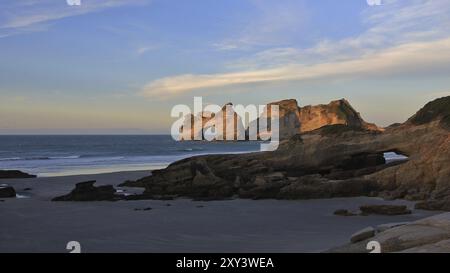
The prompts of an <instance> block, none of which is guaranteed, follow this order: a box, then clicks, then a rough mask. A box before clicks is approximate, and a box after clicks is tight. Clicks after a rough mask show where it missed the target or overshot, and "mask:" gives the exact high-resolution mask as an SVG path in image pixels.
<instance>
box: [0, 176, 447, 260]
mask: <svg viewBox="0 0 450 273" xmlns="http://www.w3.org/2000/svg"><path fill="white" fill-rule="evenodd" d="M148 174H149V172H148V171H134V172H118V173H107V174H97V175H78V176H64V177H51V178H33V179H3V180H1V181H0V184H9V185H11V186H13V187H14V188H15V189H16V191H17V194H18V195H19V196H20V197H22V198H5V199H3V200H4V201H2V202H0V214H1V215H2V221H1V222H0V242H1V243H0V252H63V253H64V252H68V251H67V250H66V244H67V242H69V241H79V242H80V243H81V246H82V251H83V252H321V251H325V250H327V249H329V248H331V247H334V246H337V245H342V244H345V243H347V242H348V241H349V238H350V236H351V234H353V233H354V232H355V231H358V230H360V229H362V228H365V227H367V226H376V225H378V224H383V223H389V222H403V221H414V220H417V219H420V218H424V217H427V216H430V215H433V214H437V213H438V212H430V211H422V210H413V213H412V214H410V215H401V216H375V215H372V216H354V217H343V216H336V215H334V214H333V212H334V211H335V210H337V209H341V208H343V209H357V208H358V207H359V206H361V205H366V204H406V205H408V207H410V208H411V209H412V207H413V203H412V202H408V201H403V200H396V201H384V200H382V199H379V198H369V197H357V198H335V199H316V200H299V201H288V200H257V201H256V200H244V199H235V200H227V201H208V202H203V201H202V202H200V201H192V200H189V199H177V200H170V201H156V200H142V201H118V202H51V201H50V200H51V198H53V197H55V196H59V195H64V194H67V193H68V192H69V191H70V190H72V189H73V188H74V185H75V184H76V183H78V182H83V181H87V180H97V184H96V185H107V184H111V185H118V184H120V183H122V182H123V181H125V180H127V179H137V178H140V177H142V176H145V175H148ZM26 188H29V190H25V191H24V189H26ZM122 189H124V190H125V191H126V192H130V193H132V192H139V191H140V189H132V188H122ZM149 208H151V209H149Z"/></svg>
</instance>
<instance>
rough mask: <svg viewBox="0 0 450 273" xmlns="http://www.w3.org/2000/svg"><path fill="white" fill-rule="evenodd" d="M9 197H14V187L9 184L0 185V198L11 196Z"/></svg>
mask: <svg viewBox="0 0 450 273" xmlns="http://www.w3.org/2000/svg"><path fill="white" fill-rule="evenodd" d="M11 197H16V191H15V190H14V188H13V187H10V186H5V187H1V186H0V198H11Z"/></svg>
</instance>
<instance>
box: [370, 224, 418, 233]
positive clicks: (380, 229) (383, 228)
mask: <svg viewBox="0 0 450 273" xmlns="http://www.w3.org/2000/svg"><path fill="white" fill-rule="evenodd" d="M410 223H411V222H398V223H387V224H381V225H378V226H377V232H383V231H386V230H388V229H391V228H395V227H399V226H404V225H407V224H410Z"/></svg>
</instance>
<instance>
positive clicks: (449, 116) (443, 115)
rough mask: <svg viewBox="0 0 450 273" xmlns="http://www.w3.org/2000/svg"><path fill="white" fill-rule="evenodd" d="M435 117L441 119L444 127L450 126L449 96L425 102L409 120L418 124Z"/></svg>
mask: <svg viewBox="0 0 450 273" xmlns="http://www.w3.org/2000/svg"><path fill="white" fill-rule="evenodd" d="M436 119H441V124H442V125H443V126H444V127H445V128H450V96H448V97H443V98H439V99H436V100H434V101H431V102H429V103H427V104H426V105H425V106H424V107H423V108H422V109H420V110H419V112H417V113H416V114H415V115H414V116H413V117H412V118H411V119H410V122H412V123H413V124H416V125H420V124H425V123H428V122H431V121H433V120H436Z"/></svg>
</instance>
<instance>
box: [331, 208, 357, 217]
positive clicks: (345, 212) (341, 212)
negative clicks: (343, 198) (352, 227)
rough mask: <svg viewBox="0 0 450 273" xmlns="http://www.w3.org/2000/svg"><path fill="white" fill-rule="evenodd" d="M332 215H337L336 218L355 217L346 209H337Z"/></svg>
mask: <svg viewBox="0 0 450 273" xmlns="http://www.w3.org/2000/svg"><path fill="white" fill-rule="evenodd" d="M334 215H338V216H356V215H357V214H356V213H353V212H351V211H349V210H346V209H338V210H336V211H335V212H334Z"/></svg>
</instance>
